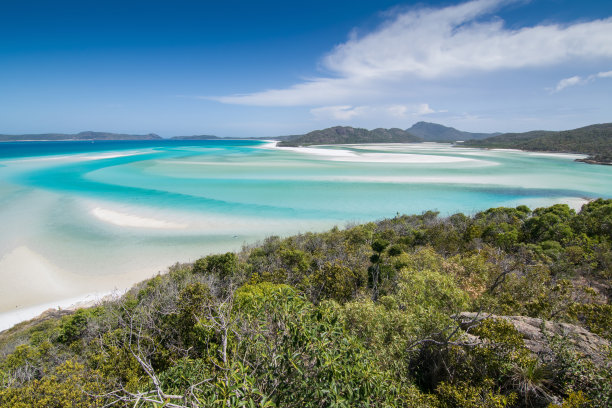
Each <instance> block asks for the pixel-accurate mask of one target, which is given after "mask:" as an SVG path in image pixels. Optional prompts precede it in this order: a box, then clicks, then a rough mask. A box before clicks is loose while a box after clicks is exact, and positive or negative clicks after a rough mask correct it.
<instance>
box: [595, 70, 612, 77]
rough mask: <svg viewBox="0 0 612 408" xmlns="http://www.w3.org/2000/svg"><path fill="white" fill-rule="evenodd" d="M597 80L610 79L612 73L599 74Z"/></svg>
mask: <svg viewBox="0 0 612 408" xmlns="http://www.w3.org/2000/svg"><path fill="white" fill-rule="evenodd" d="M597 78H612V71H606V72H600V73H598V74H597Z"/></svg>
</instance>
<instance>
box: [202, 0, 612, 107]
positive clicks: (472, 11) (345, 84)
mask: <svg viewBox="0 0 612 408" xmlns="http://www.w3.org/2000/svg"><path fill="white" fill-rule="evenodd" d="M514 2H516V0H474V1H470V2H466V3H462V4H458V5H454V6H450V7H445V8H438V9H434V8H419V9H412V10H409V11H404V12H396V13H395V14H394V15H392V16H391V17H389V19H388V20H387V21H385V22H384V23H383V24H382V25H380V26H379V27H378V28H377V29H376V30H374V31H373V32H371V33H369V34H367V35H364V36H362V37H357V38H351V39H349V40H348V41H346V42H345V43H342V44H339V45H338V46H336V47H335V48H334V49H333V50H332V51H331V52H330V53H329V54H328V55H326V56H325V57H324V58H323V60H322V64H321V65H322V67H323V68H324V69H325V70H327V71H328V72H329V76H328V77H319V78H312V79H309V80H306V81H304V82H301V83H298V84H295V85H293V86H291V87H288V88H285V89H271V90H265V91H261V92H255V93H250V94H242V95H229V96H222V97H216V98H213V99H215V100H217V101H219V102H223V103H229V104H241V105H255V106H316V105H330V106H336V107H338V106H348V105H350V104H351V100H354V99H356V98H367V97H375V96H377V95H379V94H380V93H381V92H382V91H381V89H386V92H391V93H392V90H393V84H401V83H405V82H406V81H433V80H436V79H443V78H457V77H462V76H465V75H469V74H474V73H479V72H492V71H500V70H512V69H521V68H533V67H547V66H555V65H558V64H561V63H565V62H568V61H574V60H585V59H596V58H609V57H612V41H610V38H612V18H608V19H601V20H593V21H587V22H579V23H575V24H566V25H561V24H548V25H546V24H542V25H536V26H531V27H524V28H520V29H509V28H506V27H505V25H504V21H503V20H501V19H500V18H498V17H495V16H494V15H492V13H494V12H495V11H497V10H499V9H500V8H501V7H502V6H504V5H505V4H507V3H514ZM582 80H583V79H582V78H577V77H574V78H567V79H565V80H563V81H565V82H563V81H562V82H563V83H559V85H558V88H559V90H561V89H563V88H565V87H567V86H572V85H576V84H578V83H580V81H582ZM390 90H391V91H390ZM340 111H343V110H342V109H341V110H340ZM344 111H345V112H344V113H342V112H341V113H340V114H341V115H342V114H344V115H350V114H351V113H350V112H352V111H351V110H350V109H344Z"/></svg>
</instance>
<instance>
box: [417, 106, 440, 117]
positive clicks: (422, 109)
mask: <svg viewBox="0 0 612 408" xmlns="http://www.w3.org/2000/svg"><path fill="white" fill-rule="evenodd" d="M431 113H436V111H435V110H433V109H431V108H430V107H429V104H428V103H422V104H420V105H419V107H418V109H417V111H416V114H417V115H418V116H422V115H429V114H431Z"/></svg>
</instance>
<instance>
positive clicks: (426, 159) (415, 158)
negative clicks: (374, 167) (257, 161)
mask: <svg viewBox="0 0 612 408" xmlns="http://www.w3.org/2000/svg"><path fill="white" fill-rule="evenodd" d="M357 146H358V148H359V149H365V148H370V149H378V148H379V147H380V149H381V150H397V149H396V146H389V145H368V146H364V145H356V148H357ZM277 149H279V150H286V151H292V152H296V153H301V154H309V155H315V156H319V157H324V158H326V159H328V160H333V161H342V162H356V163H459V162H468V161H472V162H476V161H478V160H476V159H472V158H467V157H456V156H441V155H425V154H412V153H361V152H355V151H350V150H343V149H326V148H323V147H277ZM404 149H405V147H404ZM491 164H493V163H491Z"/></svg>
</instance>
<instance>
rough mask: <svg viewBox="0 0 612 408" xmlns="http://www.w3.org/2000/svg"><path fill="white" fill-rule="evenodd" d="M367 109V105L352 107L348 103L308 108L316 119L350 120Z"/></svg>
mask: <svg viewBox="0 0 612 408" xmlns="http://www.w3.org/2000/svg"><path fill="white" fill-rule="evenodd" d="M367 109H368V107H367V106H360V107H359V106H358V107H352V106H350V105H341V106H322V107H320V108H314V109H311V110H310V113H312V114H313V116H314V117H315V118H316V119H338V120H350V119H352V118H354V117H355V116H359V115H361V114H363V112H364V111H366V110H367Z"/></svg>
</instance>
